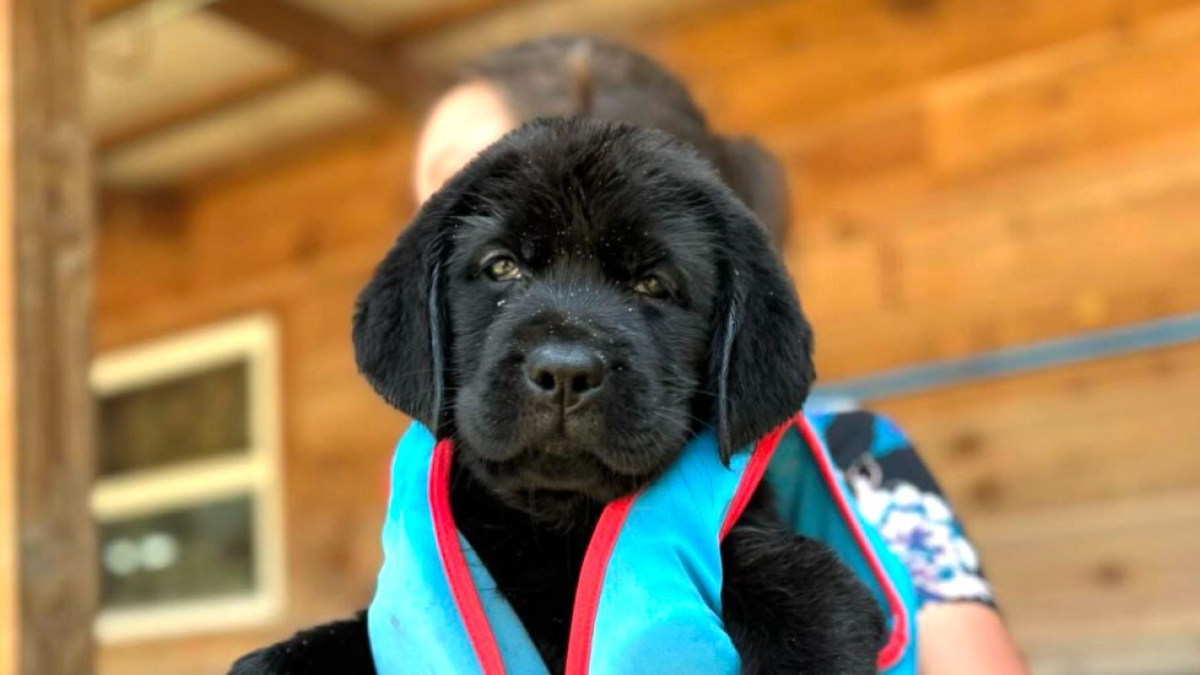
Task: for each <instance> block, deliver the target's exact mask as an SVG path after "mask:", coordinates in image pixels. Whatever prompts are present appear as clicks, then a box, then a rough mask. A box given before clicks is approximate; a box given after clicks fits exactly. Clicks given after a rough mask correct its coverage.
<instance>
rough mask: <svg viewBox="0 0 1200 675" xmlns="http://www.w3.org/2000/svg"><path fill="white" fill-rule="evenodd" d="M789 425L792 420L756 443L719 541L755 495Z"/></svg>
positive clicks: (723, 524) (726, 516) (730, 505)
mask: <svg viewBox="0 0 1200 675" xmlns="http://www.w3.org/2000/svg"><path fill="white" fill-rule="evenodd" d="M789 426H791V420H789V421H787V422H784V423H783V424H780V425H779V426H777V427H775V428H774V429H773V430H771V432H770V433H768V434H767V435H766V436H763V437H762V438H760V439H758V442H757V443H755V444H754V454H752V455H751V456H750V461H749V462H747V463H746V470H745V471H744V472H743V473H742V478H741V480H740V481H738V486H737V490H736V491H735V492H734V493H733V499H732V500H730V502H729V510H728V511H726V512H725V521H724V522H723V523H721V534H720V537H719V538H718V541H725V535H727V534H729V530H731V529H733V526H734V525H735V524H736V523H737V521H738V518H741V517H742V512H743V511H745V510H746V506H747V505H748V504H749V503H750V498H751V497H753V496H754V491H755V490H757V489H758V484H759V483H761V482H762V478H763V476H764V475H766V473H767V466H768V465H770V463H771V457H772V456H773V455H774V454H775V448H777V447H779V441H780V440H781V439H783V434H784V432H786V431H787V429H788V427H789Z"/></svg>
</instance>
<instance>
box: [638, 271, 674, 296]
mask: <svg viewBox="0 0 1200 675" xmlns="http://www.w3.org/2000/svg"><path fill="white" fill-rule="evenodd" d="M633 291H634V292H635V293H639V294H641V295H645V296H648V297H651V298H665V297H667V284H666V282H665V281H663V279H662V277H660V276H658V275H657V274H647V275H646V276H644V277H642V278H641V279H638V280H637V283H635V284H634V285H633Z"/></svg>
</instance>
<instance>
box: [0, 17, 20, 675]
mask: <svg viewBox="0 0 1200 675" xmlns="http://www.w3.org/2000/svg"><path fill="white" fill-rule="evenodd" d="M12 75H13V62H12V0H0V91H4V92H8V91H11V89H10V87H12ZM13 131H14V114H13V99H12V97H11V96H5V97H4V98H3V99H0V316H4V317H9V316H13V315H14V313H15V308H16V285H15V284H14V283H13V282H14V280H15V277H16V247H15V242H14V237H13V229H14V228H13V227H12V222H13V214H14V212H15V209H16V205H15V204H14V203H13V200H14V197H15V195H14V192H13V187H14V182H15V173H16V166H15V159H16V157H15V152H14V149H13ZM16 368H17V350H16V331H15V330H14V327H13V323H12V322H11V321H0V675H13V674H14V673H16V672H17V646H18V644H19V642H20V635H21V633H20V625H19V623H18V616H19V604H20V599H19V598H20V595H19V588H20V581H19V580H18V569H19V567H18V565H17V557H18V555H19V553H18V546H17V541H18V539H17V533H18V529H17V431H16V420H17V386H16V385H17V372H16Z"/></svg>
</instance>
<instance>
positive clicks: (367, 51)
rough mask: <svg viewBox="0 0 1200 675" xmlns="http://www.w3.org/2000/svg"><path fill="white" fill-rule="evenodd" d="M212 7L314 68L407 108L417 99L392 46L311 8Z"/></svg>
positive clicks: (280, 4)
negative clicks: (387, 47) (335, 73)
mask: <svg viewBox="0 0 1200 675" xmlns="http://www.w3.org/2000/svg"><path fill="white" fill-rule="evenodd" d="M210 9H211V10H212V11H214V12H216V13H217V14H220V15H221V16H223V17H225V18H227V19H230V20H232V21H235V22H237V23H239V24H241V25H242V26H244V27H246V28H249V29H250V30H253V31H255V32H257V33H259V34H260V35H262V36H263V37H265V38H267V39H269V40H272V41H274V42H277V43H279V44H281V45H283V46H285V47H287V48H288V49H290V50H292V51H293V52H295V53H296V54H297V55H299V56H300V57H301V58H303V59H305V60H306V61H308V62H309V63H311V64H312V65H314V66H319V67H324V68H330V69H332V70H336V71H339V72H341V73H343V74H345V75H347V76H349V77H351V78H353V79H355V80H357V81H358V82H359V83H360V84H362V85H364V86H366V87H368V88H369V89H371V90H373V91H374V92H375V93H377V94H379V95H380V96H382V97H383V98H384V99H386V100H388V101H390V102H391V103H393V104H395V105H398V106H407V105H409V104H410V102H411V100H412V87H411V85H410V84H409V83H408V82H406V81H405V77H402V70H401V69H400V67H399V64H398V63H397V62H396V61H394V60H393V59H392V57H391V56H390V55H389V53H388V51H387V50H385V49H380V48H379V47H378V46H377V45H375V44H374V43H373V42H372V41H371V40H370V39H368V38H366V37H364V36H361V35H358V34H356V33H354V32H353V31H350V30H347V29H346V28H343V27H342V26H341V25H339V24H337V23H335V22H334V21H332V20H330V19H327V18H325V17H323V16H321V15H319V14H317V13H315V12H313V11H311V10H308V9H305V8H303V7H299V6H297V5H293V4H290V3H288V2H286V0H223V1H222V2H217V3H215V4H214V5H211V6H210Z"/></svg>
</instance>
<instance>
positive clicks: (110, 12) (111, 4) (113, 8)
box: [83, 0, 150, 23]
mask: <svg viewBox="0 0 1200 675" xmlns="http://www.w3.org/2000/svg"><path fill="white" fill-rule="evenodd" d="M149 1H150V0H83V4H84V8H85V10H86V11H87V18H88V21H90V22H92V23H95V22H97V21H103V20H104V19H107V18H109V17H111V16H115V15H117V14H121V13H122V12H125V11H128V10H131V9H133V8H134V7H137V6H138V5H142V4H145V3H146V2H149Z"/></svg>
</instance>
